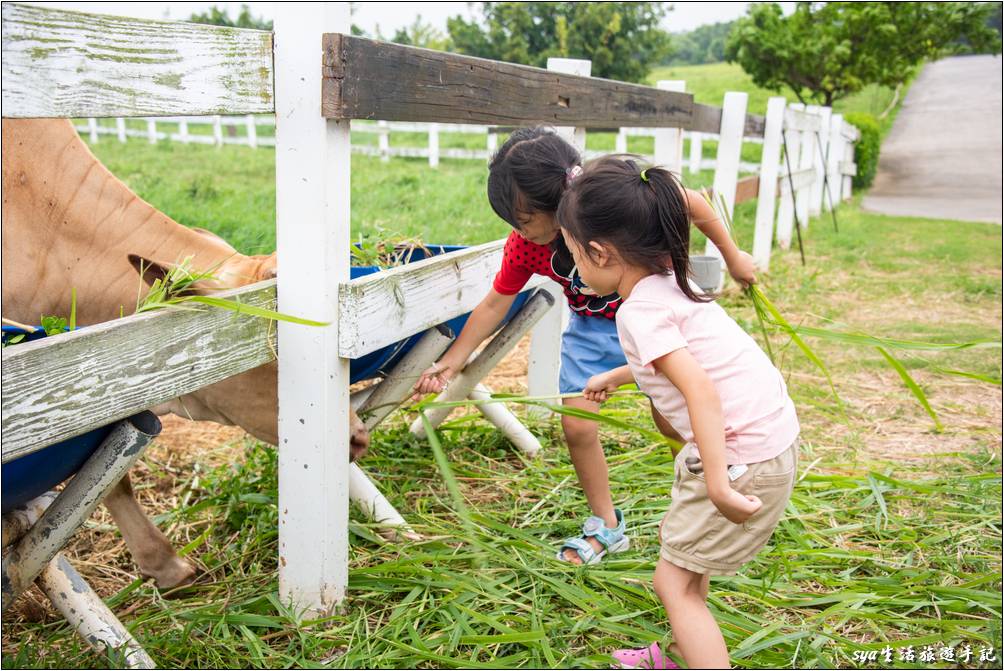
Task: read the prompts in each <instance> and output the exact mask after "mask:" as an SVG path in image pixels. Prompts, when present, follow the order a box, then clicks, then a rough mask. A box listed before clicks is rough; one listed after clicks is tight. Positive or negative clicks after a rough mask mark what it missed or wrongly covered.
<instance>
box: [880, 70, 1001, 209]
mask: <svg viewBox="0 0 1004 671" xmlns="http://www.w3.org/2000/svg"><path fill="white" fill-rule="evenodd" d="M1001 62H1002V61H1001V58H1000V57H999V56H998V57H995V56H957V57H953V58H946V59H944V60H941V61H937V62H935V63H930V64H928V65H926V66H924V69H923V71H922V72H921V73H920V76H918V77H917V80H916V81H915V82H914V83H913V86H911V87H910V91H909V92H908V93H907V96H906V99H905V100H904V101H903V108H902V109H901V110H900V111H899V115H898V116H897V117H896V122H895V123H894V124H893V127H892V130H891V131H890V132H889V135H888V136H887V137H886V139H885V142H883V143H882V151H881V153H880V155H879V167H878V175H876V177H875V183H874V185H873V186H872V189H871V191H870V192H869V193H868V195H867V196H865V198H864V202H863V206H864V208H865V209H866V210H869V211H872V212H880V213H882V214H893V215H900V216H916V217H930V218H937V219H957V220H964V221H988V222H996V223H998V224H1000V223H1001V197H1002V196H1001V161H1002V154H1001V123H1002V118H1001Z"/></svg>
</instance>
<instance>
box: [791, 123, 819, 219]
mask: <svg viewBox="0 0 1004 671" xmlns="http://www.w3.org/2000/svg"><path fill="white" fill-rule="evenodd" d="M792 107H793V108H795V109H798V110H800V111H802V110H804V111H805V112H806V113H807V114H814V115H816V116H818V115H819V106H818V105H809V106H808V107H805V106H804V105H801V104H799V105H798V106H797V107H796V106H795V105H792ZM815 132H816V131H813V130H805V131H802V140H801V147H800V148H799V150H798V168H799V170H806V169H808V168H811V167H812V166H813V156H815V154H816V138H815ZM811 195H812V185H811V184H810V185H808V186H804V187H799V188H798V189H797V190H796V193H795V215H796V219H797V220H798V224H799V226H800V227H801V229H802V230H803V231H804V230H808V228H809V197H810V196H811Z"/></svg>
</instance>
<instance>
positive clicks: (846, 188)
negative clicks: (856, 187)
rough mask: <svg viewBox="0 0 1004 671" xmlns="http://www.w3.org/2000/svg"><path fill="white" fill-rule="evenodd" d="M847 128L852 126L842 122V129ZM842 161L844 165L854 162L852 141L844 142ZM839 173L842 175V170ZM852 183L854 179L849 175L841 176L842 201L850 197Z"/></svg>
mask: <svg viewBox="0 0 1004 671" xmlns="http://www.w3.org/2000/svg"><path fill="white" fill-rule="evenodd" d="M847 126H853V124H849V123H847V122H846V121H845V122H844V127H847ZM841 130H843V129H841ZM859 141H860V140H859ZM843 161H844V163H853V162H854V143H853V142H852V141H850V140H844V158H843ZM840 172H841V174H842V173H843V170H840ZM853 181H854V178H853V177H851V176H850V175H843V188H842V190H841V191H842V198H843V199H844V200H847V199H849V198H850V197H851V187H852V186H853Z"/></svg>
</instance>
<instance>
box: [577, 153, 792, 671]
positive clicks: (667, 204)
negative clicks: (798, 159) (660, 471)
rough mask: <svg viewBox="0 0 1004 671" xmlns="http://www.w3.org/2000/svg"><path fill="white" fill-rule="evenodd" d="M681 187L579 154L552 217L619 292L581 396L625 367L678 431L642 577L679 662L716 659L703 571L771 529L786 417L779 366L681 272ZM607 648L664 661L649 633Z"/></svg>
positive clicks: (595, 273) (784, 468)
mask: <svg viewBox="0 0 1004 671" xmlns="http://www.w3.org/2000/svg"><path fill="white" fill-rule="evenodd" d="M689 199H690V196H689V195H688V193H687V191H686V190H685V189H683V187H681V186H680V184H679V182H678V181H677V180H676V179H675V178H674V177H673V174H672V173H670V172H669V171H667V170H663V169H661V168H647V169H645V170H642V169H640V168H639V166H638V165H636V164H635V162H634V161H633V160H629V159H624V158H619V157H612V156H611V157H605V158H602V159H598V160H597V161H594V162H592V163H590V164H588V165H587V166H586V167H585V169H584V170H583V173H582V175H581V176H579V177H578V178H577V179H576V180H575V182H574V183H573V184H572V185H571V187H570V188H569V190H568V192H567V193H566V194H565V196H564V198H563V199H562V201H561V205H560V206H559V208H558V212H557V220H558V223H559V225H560V226H561V232H562V235H563V237H564V239H565V242H566V244H567V245H568V248H569V250H570V252H571V254H572V258H573V259H574V260H575V265H576V267H577V268H578V271H579V274H580V275H581V277H582V280H583V281H584V282H585V283H586V284H587V285H588V286H590V287H592V288H593V289H594V290H595V291H596V292H597V293H601V294H602V293H610V292H616V293H617V294H618V295H619V296H621V297H622V299H623V303H622V304H621V306H620V309H619V310H618V313H617V332H618V336H619V337H620V342H621V345H622V346H623V348H624V355H625V357H626V358H627V362H628V365H627V366H624V367H622V368H621V369H618V370H615V371H611V372H609V373H603V374H600V375H597V376H595V377H593V378H592V379H590V381H589V382H588V383H587V385H586V388H585V390H584V396H585V397H586V398H588V399H591V400H593V401H598V402H599V401H603V400H605V398H606V395H607V394H608V393H609V392H611V391H613V390H614V389H616V388H617V387H618V386H619V385H621V384H625V383H627V382H630V381H631V380H634V381H636V382H637V383H638V386H639V388H640V389H641V390H642V391H643V392H645V394H647V395H648V396H649V398H650V399H651V401H652V404H653V406H654V407H655V410H656V411H658V413H659V414H660V415H662V417H664V418H665V419H666V420H668V421H669V423H670V424H672V426H673V427H674V428H675V429H676V431H677V432H678V433H679V434H680V435H681V436H682V437H683V438H684V440H685V441H686V445H685V446H684V448H683V450H682V451H681V452H680V454H678V455H677V458H676V472H675V478H674V481H673V491H672V503H671V505H670V507H669V510H668V511H667V513H666V516H665V517H664V518H663V521H662V524H661V525H660V541H661V549H660V559H659V562H658V564H657V566H656V570H655V577H654V585H655V591H656V594H658V596H659V598H660V599H661V601H662V602H663V604H664V605H665V607H666V612H667V613H668V615H669V621H670V625H671V626H672V629H673V634H674V637H675V639H676V646H677V647H678V652H679V654H680V655H682V657H683V659H684V660H685V661H686V663H687V665H688V666H689V667H690V668H724V667H727V666H728V665H729V656H728V651H727V649H726V648H725V640H724V638H723V637H722V633H721V630H720V629H719V628H718V625H717V624H716V623H715V620H714V618H713V617H712V615H711V613H710V611H709V610H708V607H707V604H706V601H707V596H708V584H709V578H710V576H711V575H722V574H732V573H735V572H736V571H737V570H738V569H739V568H740V567H741V566H742V565H743V564H744V563H746V562H748V561H749V560H750V559H752V558H753V556H754V555H755V554H756V553H757V552H759V550H760V549H761V548H762V547H763V546H764V545H765V544H766V543H767V541H768V540H769V539H770V536H771V534H772V532H773V530H774V527H775V526H777V523H778V521H779V520H780V518H781V516H782V514H783V512H784V509H785V506H786V505H787V502H788V499H789V497H790V496H791V490H792V487H793V485H794V481H795V470H796V466H797V460H798V433H799V426H798V419H797V417H796V416H795V407H794V404H793V403H792V401H791V399H790V398H789V397H788V392H787V389H786V387H785V384H784V379H783V378H782V377H781V374H780V372H779V371H778V370H777V368H775V367H774V366H773V364H772V363H771V362H770V360H769V359H768V358H767V356H766V355H764V353H763V352H762V351H761V350H760V348H759V347H758V346H757V344H756V342H755V341H754V340H753V339H752V338H751V337H750V336H749V335H748V334H747V333H746V332H745V331H743V330H742V329H741V328H740V327H739V326H738V325H737V324H736V323H735V322H734V321H733V320H732V319H731V318H729V316H728V315H727V314H726V313H725V311H724V310H722V308H721V307H720V306H718V305H717V304H716V303H714V302H712V301H711V300H710V299H709V298H708V297H705V296H701V295H699V294H698V291H696V290H695V287H694V285H693V284H691V282H690V280H689V278H688V268H689V246H690V224H689V212H690V210H691V209H692V205H691V204H690V203H688V200H689ZM614 656H615V658H617V659H618V661H620V662H621V663H622V664H624V665H625V666H628V667H630V668H669V667H670V666H671V665H672V662H671V661H670V660H669V658H668V657H666V656H665V655H663V653H662V651H661V650H660V649H659V646H658V644H657V643H653V644H652V645H651V646H650V647H649V648H645V649H642V650H620V651H617V652H616V653H614Z"/></svg>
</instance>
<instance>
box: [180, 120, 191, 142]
mask: <svg viewBox="0 0 1004 671" xmlns="http://www.w3.org/2000/svg"><path fill="white" fill-rule="evenodd" d="M178 137H179V138H180V139H181V144H188V142H189V139H188V121H186V120H185V119H182V120H181V121H179V122H178Z"/></svg>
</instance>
